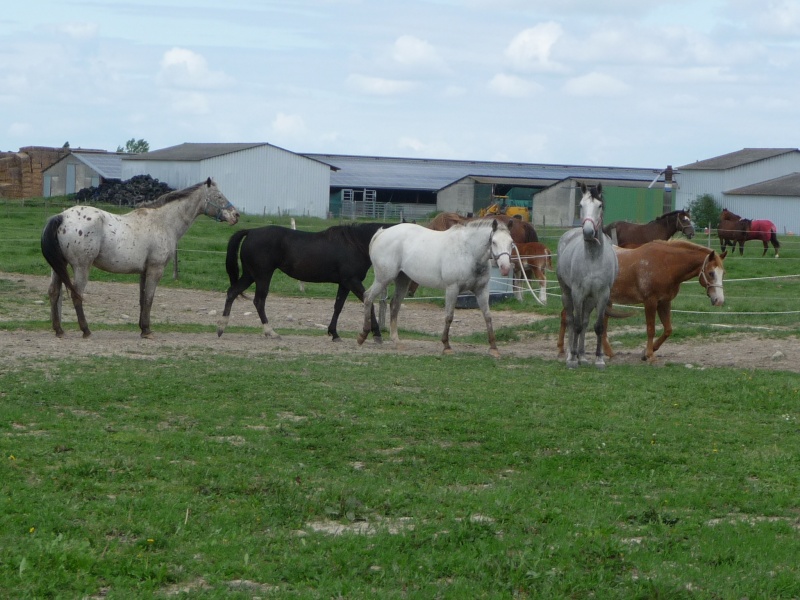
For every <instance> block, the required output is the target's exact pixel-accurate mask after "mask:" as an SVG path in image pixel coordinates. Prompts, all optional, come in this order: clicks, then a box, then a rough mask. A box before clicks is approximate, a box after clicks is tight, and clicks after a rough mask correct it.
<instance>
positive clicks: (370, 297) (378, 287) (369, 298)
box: [356, 277, 388, 346]
mask: <svg viewBox="0 0 800 600" xmlns="http://www.w3.org/2000/svg"><path fill="white" fill-rule="evenodd" d="M387 285H388V282H386V283H384V282H382V281H379V280H378V278H377V277H376V278H375V281H374V282H373V283H372V285H371V286H370V287H369V289H368V290H367V291H365V292H364V327H363V328H362V330H361V333H359V334H358V337H356V341H357V342H358V345H359V346H360V345H361V344H363V343H364V341H366V339H367V337H368V336H369V332H370V330H371V329H372V319H373V318H374V317H375V310H374V302H375V298H377V297H378V294H383V293H384V292H385V291H386V286H387Z"/></svg>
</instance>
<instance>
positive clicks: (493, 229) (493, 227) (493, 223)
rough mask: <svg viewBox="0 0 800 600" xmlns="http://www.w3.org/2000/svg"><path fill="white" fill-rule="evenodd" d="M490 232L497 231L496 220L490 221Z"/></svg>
mask: <svg viewBox="0 0 800 600" xmlns="http://www.w3.org/2000/svg"><path fill="white" fill-rule="evenodd" d="M492 231H497V219H493V220H492Z"/></svg>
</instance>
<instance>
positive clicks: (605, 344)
mask: <svg viewBox="0 0 800 600" xmlns="http://www.w3.org/2000/svg"><path fill="white" fill-rule="evenodd" d="M609 306H611V303H610V302H609ZM603 352H605V354H606V356H607V357H608V358H614V349H613V348H611V344H610V343H609V341H608V311H606V312H605V314H604V316H603Z"/></svg>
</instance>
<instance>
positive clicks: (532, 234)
mask: <svg viewBox="0 0 800 600" xmlns="http://www.w3.org/2000/svg"><path fill="white" fill-rule="evenodd" d="M470 221H499V222H501V223H504V224H505V225H506V227H508V231H509V232H510V233H511V239H512V240H514V244H517V245H519V244H527V243H530V242H538V241H539V236H538V235H537V234H536V229H534V227H533V225H531V224H530V223H528V222H527V221H523V220H522V219H518V218H516V217H509V216H508V215H487V216H485V217H472V218H470V217H462V216H461V215H460V214H458V213H455V212H443V213H439V214H438V215H436V216H435V217H434V218H433V219H431V221H430V222H429V223H428V224H427V225H426V227H427V228H428V229H433V230H434V231H447V230H448V229H450V228H451V227H452V226H453V225H463V224H466V223H469V222H470ZM418 287H419V285H418V284H417V282H416V281H412V282H411V284H410V285H409V286H408V294H407V296H408V297H409V298H413V297H414V294H415V293H416V291H417V288H418Z"/></svg>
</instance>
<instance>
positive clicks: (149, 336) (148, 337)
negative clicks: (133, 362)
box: [84, 331, 153, 340]
mask: <svg viewBox="0 0 800 600" xmlns="http://www.w3.org/2000/svg"><path fill="white" fill-rule="evenodd" d="M84 337H88V336H84ZM142 339H143V340H152V339H153V332H152V331H149V332H147V333H143V334H142Z"/></svg>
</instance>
